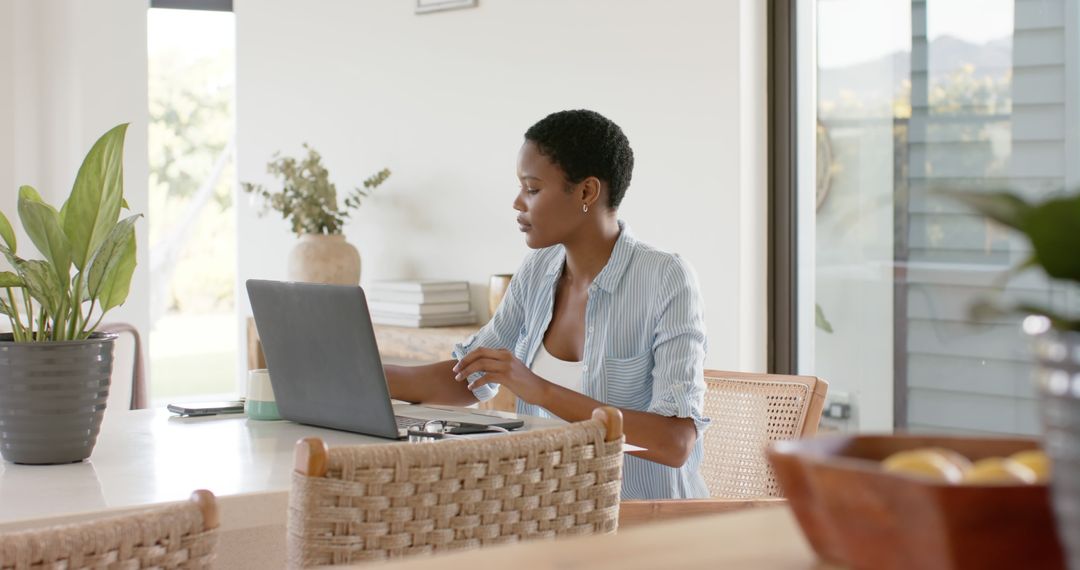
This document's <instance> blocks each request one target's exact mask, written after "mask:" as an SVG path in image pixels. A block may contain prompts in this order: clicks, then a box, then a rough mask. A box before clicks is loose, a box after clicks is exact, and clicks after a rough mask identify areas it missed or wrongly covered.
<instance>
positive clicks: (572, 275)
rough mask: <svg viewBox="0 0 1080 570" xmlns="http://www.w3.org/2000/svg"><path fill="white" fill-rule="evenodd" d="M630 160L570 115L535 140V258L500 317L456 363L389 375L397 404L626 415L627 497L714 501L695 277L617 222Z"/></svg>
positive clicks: (615, 135) (528, 148) (605, 132)
mask: <svg viewBox="0 0 1080 570" xmlns="http://www.w3.org/2000/svg"><path fill="white" fill-rule="evenodd" d="M633 166H634V155H633V151H632V150H631V149H630V144H629V141H627V139H626V136H625V135H624V134H623V132H622V130H621V129H620V128H619V127H618V125H616V124H615V123H613V122H611V121H609V120H608V119H606V118H604V117H603V116H601V115H599V114H598V113H595V112H592V111H584V110H578V111H562V112H559V113H554V114H552V115H549V116H547V117H546V118H544V119H543V120H541V121H540V122H538V123H536V124H535V125H533V126H532V127H531V128H530V129H529V130H528V131H527V132H526V133H525V142H524V144H522V146H521V150H520V152H519V154H518V179H519V180H520V183H521V186H520V190H519V191H518V195H517V197H516V198H515V200H514V209H515V210H517V211H518V219H517V221H518V225H519V227H520V229H521V231H522V232H523V233H524V234H525V242H526V243H527V244H528V246H529V247H530V248H532V249H533V250H535V251H533V252H532V253H531V254H530V255H529V256H528V257H527V258H526V259H525V262H524V263H523V264H522V265H521V267H520V268H519V269H518V271H517V273H516V274H515V275H514V278H513V280H512V281H511V283H510V287H509V288H508V290H507V293H506V296H505V298H504V299H503V301H502V304H501V305H500V307H499V310H498V311H497V312H496V314H495V315H494V316H493V317H492V319H491V322H489V323H488V324H487V325H486V326H485V327H484V328H483V329H481V330H480V331H479V332H478V333H477V334H476V335H475V336H473V337H472V338H470V339H468V340H467V341H466V342H465V343H463V344H460V345H457V346H456V347H455V349H454V356H455V358H457V359H458V360H457V361H452V360H451V361H446V362H441V363H437V364H432V365H428V366H421V367H397V366H388V367H387V378H388V380H389V383H390V390H391V393H392V394H393V396H394V397H395V398H398V399H402V400H406V401H411V402H424V403H444V404H455V405H468V404H472V403H475V402H476V401H477V400H480V401H483V400H486V399H489V398H491V397H492V396H494V395H495V392H496V391H497V390H498V388H499V386H500V385H504V386H506V387H507V388H509V389H510V390H512V391H513V392H514V394H516V395H517V397H518V412H519V413H522V414H531V415H538V416H550V415H554V416H558V417H560V418H562V419H564V420H567V421H571V422H572V421H580V420H584V419H587V418H589V417H590V415H591V413H592V410H593V409H594V408H596V407H597V406H600V405H602V403H603V404H608V405H614V406H617V407H619V408H620V409H621V410H622V413H623V417H624V431H625V433H626V440H627V442H628V443H630V444H633V445H637V446H640V447H643V448H645V450H644V451H638V452H633V453H632V454H630V455H628V456H627V458H626V462H625V464H624V467H623V491H622V495H623V498H624V499H653V498H699V497H707V496H708V491H707V489H706V487H705V483H704V481H703V480H702V478H701V476H700V474H699V473H698V465H699V464H700V461H701V454H702V452H701V440H700V437H699V436H700V434H701V432H702V430H704V429H705V427H706V426H707V425H708V422H709V420H708V419H707V418H704V417H702V416H701V408H702V399H703V396H704V393H705V382H704V379H703V367H704V359H705V324H704V318H703V315H702V303H701V298H700V294H699V292H698V287H697V280H696V277H695V276H694V273H693V270H692V269H691V268H690V266H689V265H688V264H687V263H686V262H685V261H683V260H682V259H680V258H679V257H678V256H677V255H674V254H670V253H665V252H661V251H658V250H655V249H653V248H651V247H649V246H647V245H645V244H643V243H641V242H638V241H637V240H635V239H634V238H633V236H632V235H631V233H630V229H629V227H627V225H626V224H625V223H623V222H621V221H619V220H618V218H617V211H618V207H619V204H620V203H621V202H622V199H623V196H624V194H625V193H626V189H627V187H628V186H629V185H630V177H631V172H632V170H633Z"/></svg>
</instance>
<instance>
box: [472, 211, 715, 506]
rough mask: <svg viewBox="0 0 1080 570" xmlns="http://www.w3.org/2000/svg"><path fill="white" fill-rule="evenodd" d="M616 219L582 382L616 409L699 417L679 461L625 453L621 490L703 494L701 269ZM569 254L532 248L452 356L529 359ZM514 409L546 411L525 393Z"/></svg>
mask: <svg viewBox="0 0 1080 570" xmlns="http://www.w3.org/2000/svg"><path fill="white" fill-rule="evenodd" d="M619 227H620V229H621V232H620V234H619V239H618V241H616V242H615V249H614V250H612V252H611V258H610V259H609V260H608V263H607V265H605V266H604V269H603V270H602V271H601V272H600V274H599V275H597V276H596V279H594V280H593V283H592V285H591V286H590V288H589V301H588V304H587V305H586V308H585V352H584V355H583V358H582V389H583V390H582V391H583V393H584V394H585V395H586V396H589V397H590V398H593V399H595V400H599V401H601V402H604V403H607V404H611V405H613V406H617V407H620V408H625V409H630V410H640V411H646V412H652V413H654V414H659V415H661V416H675V417H680V418H691V419H693V420H694V424H695V425H696V426H697V429H698V434H699V437H698V440H697V442H696V443H695V444H694V449H693V451H692V452H691V453H690V458H689V460H687V462H686V464H685V465H683V466H682V467H679V468H674V467H667V466H665V465H661V464H659V463H655V462H653V461H648V460H646V459H641V458H639V457H634V456H631V455H627V456H626V460H625V463H624V465H623V488H622V497H623V498H624V499H667V498H672V499H676V498H705V497H708V496H709V493H708V489H707V488H706V486H705V481H704V480H703V479H702V478H701V474H700V473H699V472H698V466H699V465H700V464H701V456H702V450H701V437H700V434H701V433H702V431H703V430H704V429H705V428H706V427H707V426H708V425H709V419H708V418H705V417H703V416H702V405H703V401H704V396H705V380H704V366H705V348H706V341H705V318H704V310H703V307H702V302H701V294H700V292H699V291H698V284H697V277H696V276H695V274H694V271H693V269H691V267H690V265H689V264H687V263H686V261H684V260H683V259H682V258H680V257H679V256H678V255H675V254H671V253H666V252H662V251H659V250H656V249H654V248H652V247H650V246H648V245H645V244H643V243H640V242H638V241H637V240H635V239H634V237H633V236H632V235H631V233H630V228H629V227H627V226H626V225H625V224H624V223H623V222H622V221H620V222H619ZM565 259H566V250H565V248H563V246H561V245H556V246H552V247H548V248H545V249H540V250H536V251H533V252H531V253H530V254H529V256H528V257H527V258H526V259H525V261H524V263H522V265H521V267H520V268H519V269H518V271H517V273H516V274H514V278H513V279H512V280H511V282H510V287H509V288H508V289H507V292H506V296H505V297H504V298H503V301H502V304H501V305H500V306H499V310H498V311H497V312H496V313H495V315H494V316H493V317H492V319H491V321H490V322H489V323H488V324H487V325H485V326H484V328H482V329H481V330H480V331H479V332H477V333H476V334H475V335H474V336H472V337H470V338H469V339H467V340H466V341H465V342H464V343H462V344H458V345H457V346H455V347H454V357H455V358H457V359H460V358H462V357H464V356H465V355H466V354H468V353H469V352H470V351H471V350H473V349H475V348H480V347H486V348H498V349H506V350H512V351H513V353H514V356H516V357H517V358H518V359H519V360H521V361H522V362H523V363H524V364H525V365H526V366H529V367H530V368H531V367H532V362H533V358H534V357H535V356H536V352H537V350H538V349H539V347H540V344H541V343H542V342H543V339H544V333H545V332H546V331H547V328H548V324H550V323H551V316H552V310H553V307H554V301H555V287H556V284H557V283H558V280H559V276H560V275H561V273H562V269H563V262H564V261H565ZM497 391H498V384H488V385H485V386H480V387H478V388H477V389H475V390H474V391H473V393H474V394H475V395H476V397H477V398H478V399H479V400H481V401H484V400H487V399H490V398H491V397H493V396H494V395H495V393H496V392H497ZM517 411H518V413H520V414H529V415H534V416H544V417H551V413H550V412H548V411H547V410H545V409H544V408H542V407H540V406H535V405H532V404H528V403H525V402H524V401H522V400H518V408H517Z"/></svg>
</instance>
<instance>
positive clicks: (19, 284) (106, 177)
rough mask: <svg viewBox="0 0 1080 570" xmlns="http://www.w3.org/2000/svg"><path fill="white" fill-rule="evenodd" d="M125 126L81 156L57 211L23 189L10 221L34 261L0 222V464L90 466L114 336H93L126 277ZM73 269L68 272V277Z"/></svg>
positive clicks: (131, 260) (130, 267) (2, 218)
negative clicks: (1, 319)
mask: <svg viewBox="0 0 1080 570" xmlns="http://www.w3.org/2000/svg"><path fill="white" fill-rule="evenodd" d="M126 130H127V124H123V125H119V126H117V127H115V128H113V129H112V130H110V131H109V132H107V133H105V134H104V135H103V136H102V137H101V138H100V139H98V141H97V142H96V143H94V146H93V147H92V148H91V149H90V152H89V153H88V154H87V155H86V158H85V159H84V160H83V163H82V166H81V167H80V168H79V172H78V175H76V177H75V184H74V186H73V187H72V190H71V195H70V196H69V197H68V199H67V200H66V201H65V202H64V204H63V206H61V208H60V209H59V210H57V209H56V208H54V207H52V206H50V205H49V204H46V203H45V202H44V201H43V200H42V199H41V196H40V195H39V194H38V193H37V191H35V190H34V189H33V188H31V187H30V186H22V187H20V188H19V197H18V217H19V220H20V221H21V222H22V227H23V230H24V231H25V232H26V235H28V236H29V237H30V241H32V242H33V243H34V246H36V247H37V249H38V251H39V252H41V256H42V257H44V259H23V258H22V257H20V256H19V254H18V250H17V247H16V246H17V244H16V239H15V232H14V229H13V228H12V226H11V223H10V221H9V218H8V217H7V216H6V215H4V214H3V213H2V212H0V253H2V254H3V256H4V257H5V258H6V260H7V262H8V263H9V264H10V265H11V268H12V269H13V270H14V271H2V272H0V313H2V314H3V315H6V316H7V319H8V322H9V323H10V325H11V332H10V333H5V334H2V335H0V454H2V455H3V457H4V459H7V460H8V461H13V462H16V463H37V464H41V463H69V462H72V461H81V460H83V459H86V458H87V457H89V456H90V453H91V451H93V449H94V443H95V442H96V441H97V433H98V428H99V427H100V425H101V418H102V415H104V413H105V401H106V399H107V398H108V395H109V378H110V376H111V375H112V351H113V341H114V340H115V339H116V335H114V334H104V333H99V332H95V329H96V328H97V326H98V324H99V323H101V318H102V317H103V316H104V315H105V313H107V312H108V311H109V310H110V309H112V308H114V307H117V306H119V305H121V304H123V302H124V300H125V299H127V295H128V289H129V287H130V285H131V276H132V274H133V273H134V272H135V225H134V224H135V220H136V219H137V218H138V217H139V215H132V216H128V217H126V218H124V219H122V220H121V219H120V210H121V208H126V206H127V205H126V203H125V201H124V180H123V153H124V152H123V151H124V134H125V132H126ZM73 266H74V270H73V269H72V267H73Z"/></svg>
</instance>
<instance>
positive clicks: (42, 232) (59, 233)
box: [19, 186, 71, 288]
mask: <svg viewBox="0 0 1080 570" xmlns="http://www.w3.org/2000/svg"><path fill="white" fill-rule="evenodd" d="M19 218H20V219H21V220H22V225H23V229H25V230H26V233H27V234H28V235H29V236H30V241H32V242H34V245H35V246H37V248H38V251H40V252H41V255H43V256H45V259H46V260H48V262H49V263H51V264H52V267H53V273H54V274H55V275H56V277H57V279H58V280H59V282H60V283H63V284H64V287H65V288H66V287H67V282H68V279H69V278H70V277H71V246H70V244H69V243H68V240H67V236H65V235H64V230H63V228H62V227H61V226H60V215H59V214H58V213H57V212H56V210H55V209H54V208H53V207H52V206H50V205H48V204H46V203H45V202H43V201H41V196H39V195H38V193H37V191H35V190H34V189H33V188H31V187H29V186H23V187H21V188H19Z"/></svg>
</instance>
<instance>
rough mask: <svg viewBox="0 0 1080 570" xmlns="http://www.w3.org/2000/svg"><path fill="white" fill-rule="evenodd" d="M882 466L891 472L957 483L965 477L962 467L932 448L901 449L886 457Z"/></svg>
mask: <svg viewBox="0 0 1080 570" xmlns="http://www.w3.org/2000/svg"><path fill="white" fill-rule="evenodd" d="M881 467H882V468H883V469H884V470H885V471H888V472H889V473H902V474H905V475H916V476H919V477H924V478H927V479H933V480H934V481H943V482H946V483H955V482H957V481H960V480H961V479H962V478H963V472H962V471H960V468H958V467H957V466H955V465H953V464H952V463H950V462H949V461H948V460H947V459H945V457H944V456H943V455H942V454H940V453H937V452H935V451H932V450H927V449H913V450H910V451H900V452H897V453H894V454H892V455H890V456H888V457H886V458H885V460H884V461H882V462H881Z"/></svg>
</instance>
